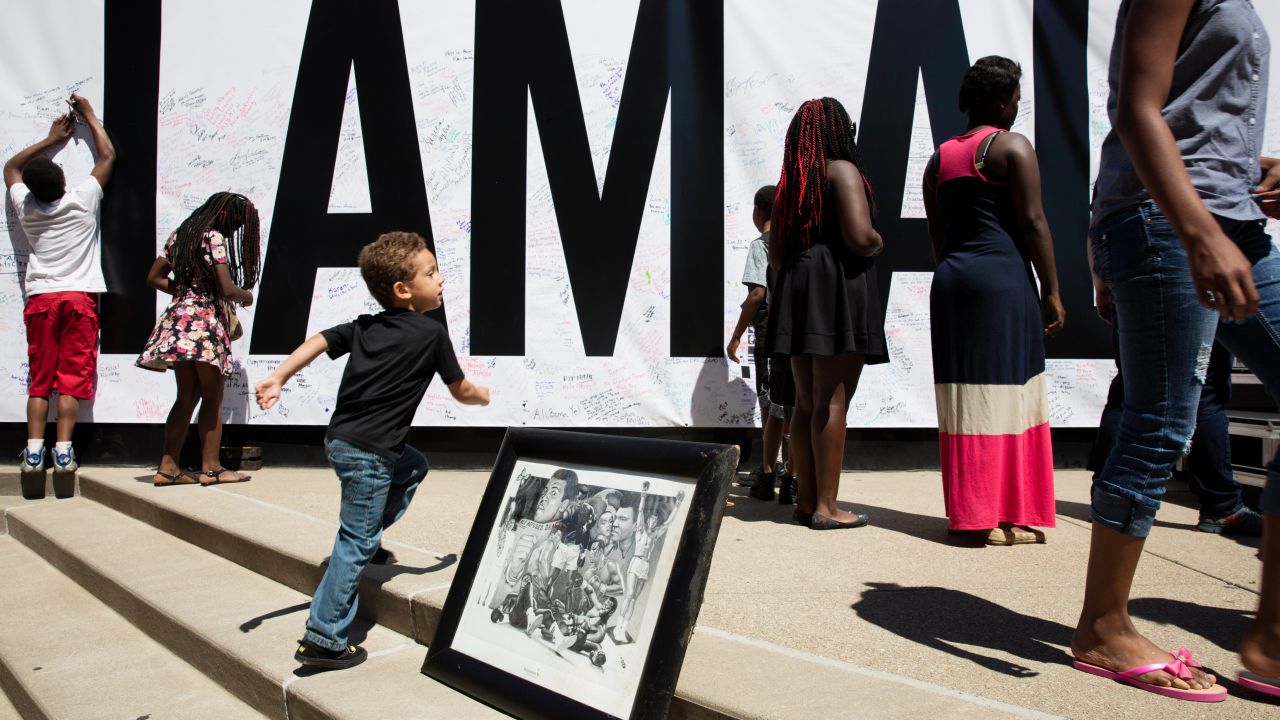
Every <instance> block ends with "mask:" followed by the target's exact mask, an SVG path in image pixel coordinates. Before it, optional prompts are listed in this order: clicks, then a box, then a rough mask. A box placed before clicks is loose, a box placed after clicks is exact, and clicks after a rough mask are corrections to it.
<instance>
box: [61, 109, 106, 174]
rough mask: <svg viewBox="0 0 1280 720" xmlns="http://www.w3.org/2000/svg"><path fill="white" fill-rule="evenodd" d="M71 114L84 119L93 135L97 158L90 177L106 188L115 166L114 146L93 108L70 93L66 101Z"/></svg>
mask: <svg viewBox="0 0 1280 720" xmlns="http://www.w3.org/2000/svg"><path fill="white" fill-rule="evenodd" d="M67 104H68V105H70V106H71V110H72V111H73V112H76V113H79V114H80V117H83V118H84V123H85V125H87V126H88V127H89V132H90V134H92V135H93V147H94V149H95V150H97V152H98V158H97V160H95V161H94V163H93V170H92V171H90V172H89V174H90V175H92V176H93V177H94V179H96V180H97V181H98V184H99V185H101V186H102V187H106V186H107V182H108V181H110V180H111V171H112V170H114V169H115V166H116V146H115V145H112V144H111V138H109V137H107V131H106V130H104V129H103V127H102V121H101V120H99V119H98V114H97V113H96V112H94V110H93V106H92V105H90V104H89V101H88V100H86V99H85V98H84V96H82V95H77V94H75V93H72V95H71V100H69V101H68V103H67Z"/></svg>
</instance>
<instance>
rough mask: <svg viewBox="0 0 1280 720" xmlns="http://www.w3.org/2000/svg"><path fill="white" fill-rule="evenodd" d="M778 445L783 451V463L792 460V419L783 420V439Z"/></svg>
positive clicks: (785, 418)
mask: <svg viewBox="0 0 1280 720" xmlns="http://www.w3.org/2000/svg"><path fill="white" fill-rule="evenodd" d="M778 444H779V446H780V447H779V450H781V451H782V459H783V461H784V462H785V461H787V460H790V459H791V418H790V417H789V416H788V417H784V418H782V439H781V441H780V442H779V443H778Z"/></svg>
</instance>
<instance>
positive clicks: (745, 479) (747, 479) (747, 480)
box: [734, 470, 760, 488]
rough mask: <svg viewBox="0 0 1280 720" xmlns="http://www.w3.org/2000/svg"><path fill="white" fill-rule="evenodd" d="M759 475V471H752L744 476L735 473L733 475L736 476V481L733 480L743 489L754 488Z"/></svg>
mask: <svg viewBox="0 0 1280 720" xmlns="http://www.w3.org/2000/svg"><path fill="white" fill-rule="evenodd" d="M759 474H760V471H759V470H752V471H751V472H750V473H749V474H747V475H745V476H744V475H742V474H741V473H735V475H736V476H737V479H736V480H734V482H735V483H737V484H738V485H740V486H742V487H745V488H749V487H755V486H756V476H757V475H759Z"/></svg>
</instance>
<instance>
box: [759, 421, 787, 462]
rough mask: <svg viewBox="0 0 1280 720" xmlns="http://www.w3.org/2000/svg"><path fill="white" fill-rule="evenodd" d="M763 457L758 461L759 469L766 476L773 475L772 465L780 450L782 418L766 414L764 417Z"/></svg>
mask: <svg viewBox="0 0 1280 720" xmlns="http://www.w3.org/2000/svg"><path fill="white" fill-rule="evenodd" d="M762 434H763V436H764V437H763V440H764V455H763V457H762V458H761V460H760V469H761V470H764V472H765V473H766V474H768V475H772V474H773V466H774V463H776V462H777V461H778V450H780V449H781V448H782V418H778V417H774V416H772V415H770V414H768V413H767V412H766V413H765V416H764V432H763V433H762Z"/></svg>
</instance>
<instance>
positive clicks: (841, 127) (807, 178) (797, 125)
mask: <svg viewBox="0 0 1280 720" xmlns="http://www.w3.org/2000/svg"><path fill="white" fill-rule="evenodd" d="M857 133H858V128H857V126H856V125H854V124H853V121H852V120H850V119H849V113H848V112H847V111H846V110H845V109H844V106H843V105H841V104H840V101H839V100H836V99H835V98H829V97H824V98H821V99H819V100H809V101H807V102H805V103H804V104H803V105H801V106H800V108H799V109H798V110H796V114H795V116H794V117H792V118H791V125H790V126H789V127H788V128H787V139H786V144H785V146H784V148H783V151H782V176H781V177H780V178H779V179H778V194H777V196H776V197H775V199H774V213H773V232H775V233H778V236H779V237H781V238H782V241H783V243H785V247H786V248H787V250H788V252H791V251H793V249H794V248H796V247H797V245H798V248H799V249H800V250H807V249H809V247H810V246H812V245H813V241H814V239H815V238H817V236H818V231H819V230H820V226H821V223H822V210H823V208H822V200H823V191H824V189H825V188H824V186H825V184H826V179H827V161H828V160H848V161H849V162H851V163H853V164H854V165H855V166H856V167H857V168H858V172H859V174H861V175H862V182H863V184H864V185H865V186H866V188H867V199H868V201H869V202H870V204H871V213H872V215H873V216H874V215H875V195H874V193H873V192H872V189H871V181H869V180H867V174H866V172H864V171H863V169H862V160H861V158H859V156H858V144H857V142H855V137H856V136H857Z"/></svg>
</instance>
